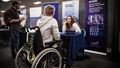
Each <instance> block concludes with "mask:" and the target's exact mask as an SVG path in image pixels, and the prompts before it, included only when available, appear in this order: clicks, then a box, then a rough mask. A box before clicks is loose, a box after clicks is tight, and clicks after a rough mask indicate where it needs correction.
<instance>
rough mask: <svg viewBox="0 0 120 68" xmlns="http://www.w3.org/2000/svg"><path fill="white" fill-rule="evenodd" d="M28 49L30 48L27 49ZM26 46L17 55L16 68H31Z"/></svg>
mask: <svg viewBox="0 0 120 68" xmlns="http://www.w3.org/2000/svg"><path fill="white" fill-rule="evenodd" d="M27 48H28V47H27ZM25 50H26V46H23V47H22V48H21V49H20V50H19V51H18V53H17V55H16V58H15V65H16V68H30V67H31V63H30V62H28V59H27V58H28V54H27V52H26V51H25Z"/></svg>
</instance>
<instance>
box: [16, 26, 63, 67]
mask: <svg viewBox="0 0 120 68" xmlns="http://www.w3.org/2000/svg"><path fill="white" fill-rule="evenodd" d="M25 32H26V42H25V43H24V45H23V46H22V47H21V48H20V49H19V51H18V52H17V55H16V58H15V65H16V68H62V66H63V63H62V62H63V61H62V59H63V55H62V52H61V51H62V50H61V47H60V46H57V47H53V45H56V44H59V43H61V44H60V45H62V40H57V41H52V42H46V43H45V46H43V42H42V38H41V39H38V38H40V37H41V32H40V29H39V27H33V28H26V27H25ZM46 45H47V46H46Z"/></svg>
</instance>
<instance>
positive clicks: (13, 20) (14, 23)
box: [4, 1, 25, 58]
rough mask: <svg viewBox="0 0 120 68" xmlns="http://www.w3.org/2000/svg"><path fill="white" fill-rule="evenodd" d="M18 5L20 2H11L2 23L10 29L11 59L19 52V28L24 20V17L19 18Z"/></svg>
mask: <svg viewBox="0 0 120 68" xmlns="http://www.w3.org/2000/svg"><path fill="white" fill-rule="evenodd" d="M20 3H21V2H20V1H13V2H12V6H11V8H9V9H8V10H7V11H6V12H5V14H4V21H5V23H6V25H7V26H9V27H10V33H11V52H12V58H15V56H16V53H17V51H18V50H19V46H18V45H19V30H20V29H19V27H20V22H21V21H23V20H24V19H25V18H24V17H22V18H19V8H20Z"/></svg>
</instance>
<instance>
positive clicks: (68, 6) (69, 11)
mask: <svg viewBox="0 0 120 68" xmlns="http://www.w3.org/2000/svg"><path fill="white" fill-rule="evenodd" d="M69 15H71V16H73V17H74V18H75V19H76V20H77V21H78V20H79V1H64V2H62V19H63V21H64V20H65V18H66V17H67V16H69Z"/></svg>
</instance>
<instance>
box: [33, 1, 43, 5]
mask: <svg viewBox="0 0 120 68" xmlns="http://www.w3.org/2000/svg"><path fill="white" fill-rule="evenodd" d="M33 4H36V5H37V4H41V2H40V1H37V2H34V3H33Z"/></svg>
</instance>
